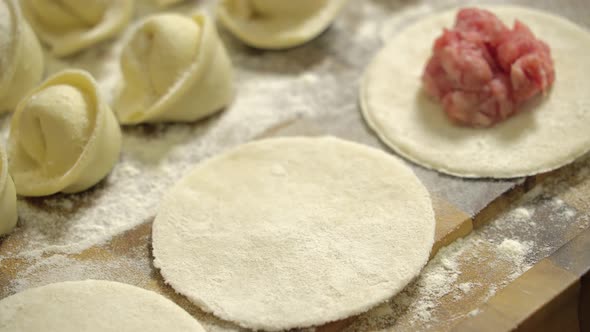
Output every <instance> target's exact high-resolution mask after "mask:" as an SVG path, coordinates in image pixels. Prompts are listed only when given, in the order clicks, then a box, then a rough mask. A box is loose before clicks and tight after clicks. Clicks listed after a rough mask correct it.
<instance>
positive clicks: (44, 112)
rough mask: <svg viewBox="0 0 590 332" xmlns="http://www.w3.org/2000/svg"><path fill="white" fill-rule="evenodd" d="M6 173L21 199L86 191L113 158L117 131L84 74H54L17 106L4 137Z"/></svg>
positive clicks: (117, 143)
mask: <svg viewBox="0 0 590 332" xmlns="http://www.w3.org/2000/svg"><path fill="white" fill-rule="evenodd" d="M8 142H9V146H8V147H9V149H8V152H9V155H10V158H9V159H10V160H9V165H10V173H11V174H12V176H13V179H14V182H15V184H16V191H17V192H18V194H19V195H23V196H46V195H51V194H55V193H57V192H65V193H75V192H79V191H83V190H86V189H88V188H90V187H92V186H93V185H95V184H96V183H98V182H99V181H100V180H101V179H103V178H104V177H105V176H106V175H107V174H108V173H109V172H110V170H111V169H112V168H113V166H114V164H115V163H116V161H117V160H118V159H119V152H120V150H121V130H120V128H119V124H118V123H117V119H116V118H115V116H114V114H113V113H112V111H111V109H110V108H109V107H108V106H107V105H106V103H105V102H104V101H103V100H102V99H101V97H100V96H99V95H98V91H97V86H96V82H95V81H94V79H93V78H92V76H90V74H88V73H87V72H84V71H80V70H67V71H63V72H61V73H58V74H56V75H54V76H52V77H50V78H49V79H47V81H45V82H44V83H43V84H41V86H39V87H38V88H36V89H35V90H33V91H32V92H31V93H30V94H29V95H28V96H26V97H25V98H24V99H23V100H22V101H21V102H20V103H19V104H18V106H17V108H16V112H15V114H14V116H13V117H12V122H11V125H10V137H9V140H8Z"/></svg>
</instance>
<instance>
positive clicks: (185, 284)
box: [152, 137, 435, 330]
mask: <svg viewBox="0 0 590 332" xmlns="http://www.w3.org/2000/svg"><path fill="white" fill-rule="evenodd" d="M434 226H435V223H434V213H433V211H432V206H431V201H430V197H429V195H428V192H427V191H426V189H425V188H424V186H423V185H422V184H421V183H420V181H419V180H418V178H417V177H416V176H415V175H414V173H413V172H412V170H410V168H409V167H408V166H406V165H404V164H403V163H402V162H401V161H400V160H399V159H397V158H396V157H393V156H391V155H389V154H387V153H385V152H383V151H379V150H377V149H374V148H370V147H367V146H364V145H360V144H356V143H351V142H346V141H343V140H340V139H336V138H329V137H323V138H301V137H295V138H280V139H268V140H263V141H257V142H253V143H248V144H245V145H242V146H240V147H237V148H235V149H234V150H232V151H229V152H227V153H225V154H222V155H220V156H217V157H213V158H211V159H209V160H207V161H205V162H203V163H201V164H200V165H198V166H197V167H196V168H195V169H194V170H193V171H192V172H191V173H190V174H189V175H188V176H187V177H185V178H184V179H183V180H181V181H180V183H178V184H177V185H176V186H175V187H174V188H173V189H172V191H171V192H170V193H168V194H167V196H166V198H165V199H164V201H163V202H162V204H161V205H160V210H159V212H158V215H157V216H156V219H155V221H154V224H153V233H152V235H153V254H154V257H155V259H154V265H155V266H156V267H158V268H159V269H160V271H161V273H162V276H163V277H164V280H166V282H167V283H168V284H170V285H171V286H172V287H173V288H174V289H175V290H176V291H177V292H178V293H180V294H183V295H185V296H186V297H188V298H189V299H190V300H191V301H192V302H193V303H195V304H197V305H198V306H200V307H201V308H203V309H204V310H206V311H208V312H212V313H213V314H214V315H217V316H219V317H221V318H223V319H226V320H230V321H233V322H236V323H238V324H240V325H242V326H244V327H248V328H253V329H265V330H283V329H284V330H288V329H291V328H297V327H306V326H311V325H320V324H324V323H326V322H330V321H334V320H338V319H342V318H346V317H349V316H352V315H355V314H358V313H361V312H364V311H367V310H368V309H370V308H371V307H373V306H375V305H377V304H379V303H381V302H384V301H386V300H387V299H389V298H390V297H391V296H393V295H394V294H396V293H398V292H399V291H400V290H402V289H403V288H404V287H405V286H406V285H407V284H408V283H409V282H410V281H411V280H412V279H413V278H414V277H416V276H417V275H418V273H419V272H420V270H421V269H422V267H423V266H424V265H425V264H426V262H427V260H428V256H429V254H430V250H431V248H432V244H433V242H434Z"/></svg>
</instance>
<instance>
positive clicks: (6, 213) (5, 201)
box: [0, 145, 18, 322]
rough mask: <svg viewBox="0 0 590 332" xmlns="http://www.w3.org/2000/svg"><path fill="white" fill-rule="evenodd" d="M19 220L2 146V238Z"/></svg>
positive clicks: (0, 213)
mask: <svg viewBox="0 0 590 332" xmlns="http://www.w3.org/2000/svg"><path fill="white" fill-rule="evenodd" d="M17 219H18V216H17V212H16V191H15V189H14V182H12V178H11V177H10V174H8V160H7V158H6V151H4V148H3V147H2V146H1V145H0V236H2V235H4V234H7V233H9V232H10V231H11V230H12V229H13V228H14V226H16V221H17ZM0 322H1V320H0Z"/></svg>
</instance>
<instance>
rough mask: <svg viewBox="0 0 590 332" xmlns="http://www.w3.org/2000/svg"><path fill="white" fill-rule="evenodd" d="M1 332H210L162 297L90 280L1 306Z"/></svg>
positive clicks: (3, 302) (32, 292)
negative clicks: (206, 331)
mask: <svg viewBox="0 0 590 332" xmlns="http://www.w3.org/2000/svg"><path fill="white" fill-rule="evenodd" d="M0 331H4V332H17V331H46V332H79V331H86V332H93V331H96V332H99V331H100V332H109V331H113V332H115V331H126V332H150V331H153V332H160V331H179V332H181V331H182V332H184V331H186V332H188V331H191V332H204V331H205V330H204V329H203V327H201V325H200V324H199V323H198V322H197V321H196V320H195V319H194V318H193V317H191V316H190V315H189V314H188V313H187V312H186V311H184V310H183V309H182V308H180V307H179V306H177V305H176V304H175V303H174V302H172V301H170V300H168V299H167V298H165V297H163V296H161V295H160V294H157V293H154V292H151V291H147V290H145V289H141V288H139V287H135V286H130V285H126V284H121V283H118V282H112V281H101V280H85V281H69V282H62V283H56V284H50V285H47V286H43V287H38V288H33V289H28V290H26V291H24V292H21V293H18V294H16V295H13V296H9V297H7V298H5V299H3V300H1V301H0Z"/></svg>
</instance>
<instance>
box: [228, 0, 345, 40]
mask: <svg viewBox="0 0 590 332" xmlns="http://www.w3.org/2000/svg"><path fill="white" fill-rule="evenodd" d="M346 1H347V0H298V1H287V0H221V1H220V3H219V6H218V8H217V15H218V17H219V19H220V21H221V23H222V24H223V25H224V26H225V27H226V28H227V29H228V30H229V31H230V32H231V33H233V34H234V35H235V36H236V37H237V38H238V39H240V40H242V41H243V42H244V43H246V44H248V45H250V46H253V47H257V48H262V49H284V48H289V47H295V46H298V45H301V44H304V43H306V42H308V41H309V40H311V39H313V38H315V37H317V36H318V35H319V34H321V33H322V32H323V31H324V30H326V29H327V28H328V26H330V24H331V23H332V21H333V20H334V19H335V18H336V16H337V15H338V13H339V12H340V9H341V8H342V7H343V6H344V4H345V3H346Z"/></svg>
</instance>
